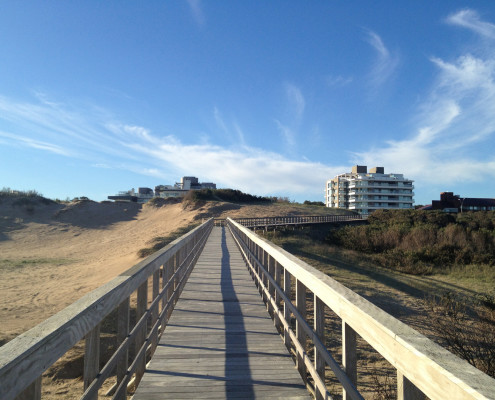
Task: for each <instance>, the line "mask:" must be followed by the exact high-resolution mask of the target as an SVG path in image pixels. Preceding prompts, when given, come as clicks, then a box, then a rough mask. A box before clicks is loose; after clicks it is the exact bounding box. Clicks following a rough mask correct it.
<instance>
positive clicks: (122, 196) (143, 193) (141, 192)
mask: <svg viewBox="0 0 495 400" xmlns="http://www.w3.org/2000/svg"><path fill="white" fill-rule="evenodd" d="M152 198H153V189H151V188H145V187H140V188H138V190H137V192H136V191H135V190H134V188H132V189H131V190H128V191H124V192H119V193H118V194H116V195H114V196H108V199H109V200H115V201H131V202H134V203H146V202H147V201H148V200H150V199H152Z"/></svg>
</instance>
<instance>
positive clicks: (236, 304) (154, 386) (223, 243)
mask: <svg viewBox="0 0 495 400" xmlns="http://www.w3.org/2000/svg"><path fill="white" fill-rule="evenodd" d="M277 398H278V399H309V398H310V396H309V394H308V392H307V390H306V388H305V385H304V384H303V381H302V378H301V377H300V375H299V374H298V372H297V370H296V369H295V367H294V364H293V362H292V359H291V357H290V356H289V354H288V352H287V349H286V348H285V346H284V344H283V342H282V340H281V338H280V336H279V334H278V333H277V331H276V330H275V327H274V326H273V322H272V320H271V318H270V317H269V315H268V313H267V311H266V307H265V305H264V304H263V301H262V300H261V297H260V294H259V292H258V290H257V288H256V286H255V285H254V282H253V280H252V278H251V276H250V275H249V272H248V270H247V267H246V265H245V262H244V260H243V259H242V256H241V254H240V252H239V250H238V248H237V246H236V244H235V242H234V240H233V238H232V236H231V234H230V232H229V231H228V229H227V228H225V227H215V228H213V231H212V233H211V235H210V237H209V238H208V241H207V243H206V245H205V248H204V250H203V252H202V254H201V256H200V258H199V260H198V263H197V265H196V266H195V268H194V270H193V272H192V274H191V276H190V278H189V280H188V282H187V284H186V286H185V287H184V291H183V292H182V295H181V296H180V299H179V301H178V303H177V305H176V307H175V310H174V312H173V314H172V317H171V319H170V321H169V324H168V326H167V328H166V329H165V333H164V335H163V336H162V338H161V340H160V343H159V345H158V347H157V350H156V352H155V354H154V356H153V358H152V360H151V361H150V363H149V365H148V368H147V370H146V373H145V374H144V377H143V379H142V381H141V383H140V384H139V386H138V389H137V391H136V393H135V395H134V397H133V399H134V400H145V399H146V400H155V399H277Z"/></svg>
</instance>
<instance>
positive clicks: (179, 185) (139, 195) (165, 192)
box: [108, 176, 217, 203]
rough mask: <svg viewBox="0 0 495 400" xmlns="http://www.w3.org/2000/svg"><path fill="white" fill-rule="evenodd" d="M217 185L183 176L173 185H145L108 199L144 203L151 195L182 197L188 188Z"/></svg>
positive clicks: (195, 188) (212, 187)
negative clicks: (153, 187)
mask: <svg viewBox="0 0 495 400" xmlns="http://www.w3.org/2000/svg"><path fill="white" fill-rule="evenodd" d="M216 188H217V185H216V184H215V183H212V182H204V183H200V182H199V181H198V178H196V177H195V176H183V177H182V178H181V181H180V182H176V183H175V184H174V185H158V186H155V190H154V191H153V189H151V188H147V187H140V188H138V190H137V192H136V191H135V190H134V188H133V189H131V190H128V191H124V192H119V193H118V194H117V195H114V196H108V198H109V199H110V200H116V201H131V202H137V203H146V202H147V201H149V200H150V199H152V198H153V197H163V198H170V197H183V196H185V195H186V193H187V192H189V191H190V190H200V189H216Z"/></svg>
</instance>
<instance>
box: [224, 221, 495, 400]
mask: <svg viewBox="0 0 495 400" xmlns="http://www.w3.org/2000/svg"><path fill="white" fill-rule="evenodd" d="M337 220H342V218H341V217H338V218H337ZM227 222H228V226H229V227H230V229H231V230H232V231H233V233H234V237H236V238H239V239H240V237H242V238H243V240H244V241H245V243H247V244H248V247H249V248H255V249H257V248H258V247H261V248H263V250H264V251H265V252H267V253H268V254H269V255H270V256H272V257H273V258H274V259H275V261H276V262H278V263H279V264H280V265H281V268H283V269H284V278H285V275H286V273H287V274H290V276H293V277H294V278H295V279H296V281H300V282H302V283H303V284H304V286H305V287H306V288H309V289H310V290H311V291H312V292H313V294H314V295H315V296H317V297H318V298H319V299H320V300H321V301H322V302H323V303H324V304H325V305H326V306H328V307H329V308H330V309H331V310H332V311H333V312H334V313H335V314H336V315H337V316H338V317H340V318H341V320H342V321H343V322H344V323H343V325H344V327H343V329H344V332H343V336H344V335H345V332H346V331H347V332H348V333H349V332H352V331H349V330H347V328H346V325H348V327H349V328H351V329H352V330H353V331H354V332H355V334H358V335H359V336H360V337H361V338H362V339H364V340H365V341H366V342H367V343H368V344H370V345H371V346H372V347H373V348H374V349H375V350H376V351H378V353H380V354H381V355H382V356H383V357H384V358H385V359H386V360H388V361H389V362H390V363H391V364H392V365H393V366H394V367H395V368H396V369H397V372H398V373H401V374H403V375H404V376H405V377H407V380H408V381H410V383H411V384H412V385H415V386H416V387H417V388H418V390H421V391H422V392H423V393H424V395H426V396H428V397H429V398H430V399H432V400H436V399H442V400H443V399H445V398H462V399H464V398H466V399H492V398H493V387H495V380H494V379H492V378H490V377H489V376H488V375H486V374H483V373H482V372H481V371H479V370H477V369H476V368H474V367H472V366H471V365H469V364H468V363H467V362H465V361H463V360H461V359H459V358H458V357H456V356H454V355H453V354H452V353H449V352H448V351H447V350H445V349H444V348H442V347H440V346H439V345H437V344H435V343H433V342H432V341H431V340H429V339H428V338H426V337H425V336H424V335H421V334H420V333H418V332H416V331H415V330H414V329H412V328H410V327H409V326H407V325H405V324H403V323H402V322H400V321H398V320H397V319H395V318H393V317H392V316H390V315H389V314H387V313H385V312H384V311H383V310H381V309H379V308H378V307H376V306H374V305H373V304H371V303H370V302H369V301H367V300H365V299H364V298H362V297H361V296H359V295H358V294H356V293H354V292H352V291H351V290H349V289H348V288H346V287H344V286H343V285H341V284H340V283H338V282H336V281H335V280H333V279H332V278H330V277H329V276H327V275H326V274H324V273H322V272H320V271H318V270H316V269H314V268H312V267H311V266H309V265H308V264H306V263H304V262H303V261H301V260H299V259H297V258H296V257H294V256H293V255H291V254H290V253H288V252H286V251H285V250H283V249H281V248H279V247H277V246H275V245H273V244H272V243H270V242H268V241H267V240H266V239H263V238H261V237H259V236H258V235H256V234H255V233H253V232H251V231H249V230H248V229H246V228H244V227H242V226H241V225H239V224H237V223H236V222H235V221H232V220H231V219H228V220H227ZM284 222H285V219H284ZM236 240H237V239H236ZM239 246H240V247H242V246H244V245H243V244H239ZM245 250H246V255H245V257H246V258H247V259H249V260H250V261H249V262H250V263H251V264H252V266H251V267H250V268H252V271H253V274H255V275H256V274H257V271H259V274H258V275H261V274H263V273H266V268H264V267H262V266H261V264H260V263H259V260H260V258H258V260H255V259H254V254H258V251H256V252H255V253H254V254H253V253H250V252H249V251H247V247H246V248H245ZM260 279H262V278H261V277H260ZM268 279H269V281H270V282H272V283H274V284H275V280H274V279H273V277H270V276H268ZM284 280H285V282H287V279H284ZM259 282H261V281H259ZM261 286H263V285H262V284H261ZM284 289H286V285H285V284H284ZM260 290H261V291H262V292H264V293H265V294H266V295H269V291H268V289H267V288H264V287H262V288H261V289H260ZM280 293H281V297H282V299H283V301H284V305H286V306H285V307H284V314H283V315H282V313H280V315H281V319H282V317H284V319H282V322H283V323H284V325H285V328H284V329H285V330H287V329H288V330H289V331H288V332H286V335H285V338H284V340H285V341H286V343H290V342H289V341H287V339H286V336H287V333H288V334H289V336H290V337H291V338H294V339H293V340H294V342H293V343H290V344H289V345H290V346H292V344H294V346H295V347H296V349H298V348H299V349H300V350H299V352H300V353H301V354H303V358H304V360H305V362H308V358H307V355H306V354H305V352H304V351H303V350H302V346H301V345H300V344H298V340H297V338H295V336H296V335H294V334H293V332H292V330H290V329H289V328H288V325H287V323H286V319H285V318H287V312H288V309H290V312H292V313H294V315H295V316H296V321H298V322H300V325H301V328H302V329H304V330H305V331H306V333H307V334H308V335H309V337H310V340H313V343H315V345H316V346H318V350H319V351H322V352H323V353H322V354H323V356H324V357H325V362H326V363H327V365H329V366H331V368H332V370H333V371H334V372H335V374H336V376H337V375H338V376H340V377H339V378H338V379H339V381H340V382H341V383H342V385H343V386H345V388H346V391H347V393H346V395H349V396H350V397H351V398H353V399H360V398H362V397H361V396H360V395H359V393H357V392H356V390H355V388H354V385H353V384H352V382H350V381H348V378H347V376H346V375H345V374H344V372H342V371H341V370H340V368H339V367H338V365H337V364H336V363H335V360H333V358H332V357H331V355H329V354H328V352H327V350H326V348H325V347H324V346H323V344H321V343H320V344H318V342H319V339H318V337H317V335H316V333H314V331H313V330H312V328H311V327H309V326H308V325H307V322H305V321H304V319H302V317H301V316H300V315H298V314H299V312H298V310H297V309H295V308H294V307H293V306H292V305H291V304H290V302H289V301H290V300H289V297H287V296H286V295H285V293H284V292H283V291H282V290H280ZM269 301H272V302H273V303H275V300H274V299H270V300H269ZM291 307H292V308H291ZM351 334H352V333H351ZM344 340H346V339H345V338H344ZM346 342H347V345H345V348H346V349H348V350H347V351H348V354H347V356H346V355H344V357H347V367H348V368H350V365H351V364H352V363H351V362H350V360H351V358H352V354H349V351H351V349H353V348H354V351H355V345H353V346H351V345H350V344H351V343H352V340H351V338H350V337H349V335H348V337H347V340H346ZM344 352H345V350H344ZM309 365H311V368H309V367H308V371H309V372H310V373H311V369H314V367H313V364H312V363H311V364H309ZM349 372H351V371H349ZM351 374H352V373H351ZM314 379H315V385H316V386H318V383H317V382H320V381H321V380H320V378H319V377H318V376H316V377H314ZM403 382H405V384H403V386H405V387H406V389H407V387H409V386H408V385H409V384H408V383H407V381H403ZM344 383H345V385H344ZM401 390H403V391H404V392H405V393H408V391H409V389H407V390H404V389H401ZM407 396H409V394H407ZM411 398H414V397H411Z"/></svg>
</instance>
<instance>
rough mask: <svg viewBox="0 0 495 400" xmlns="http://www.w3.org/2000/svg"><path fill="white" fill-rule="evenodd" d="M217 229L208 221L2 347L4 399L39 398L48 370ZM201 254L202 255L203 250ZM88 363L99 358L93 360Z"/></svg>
mask: <svg viewBox="0 0 495 400" xmlns="http://www.w3.org/2000/svg"><path fill="white" fill-rule="evenodd" d="M212 226H213V220H209V221H208V222H206V223H205V224H203V225H201V226H199V227H197V228H195V229H193V230H192V231H190V232H188V233H187V234H185V235H184V236H182V237H180V238H179V239H177V240H175V241H173V242H172V243H170V244H169V245H168V246H166V247H165V248H163V249H162V250H159V251H157V252H156V253H154V254H152V255H151V256H149V257H147V258H146V259H144V260H143V261H141V262H139V263H138V264H136V265H135V266H133V267H132V268H130V269H128V270H127V271H125V272H124V273H122V274H121V275H119V276H118V277H116V278H114V279H113V280H112V281H110V282H108V283H107V284H105V285H103V286H101V287H99V288H98V289H95V290H94V291H92V292H91V293H88V294H87V295H85V296H84V297H82V298H81V299H79V300H78V301H76V302H75V303H73V304H71V305H70V306H69V307H67V308H65V309H64V310H62V311H60V312H59V313H57V314H55V315H54V316H52V317H50V318H48V319H47V320H46V321H44V322H42V323H41V324H39V325H37V326H36V327H34V328H32V329H31V330H29V331H27V332H25V333H23V334H22V335H20V336H18V337H17V338H15V339H13V340H11V341H10V342H9V343H7V344H5V345H4V346H2V347H1V348H0V399H2V400H11V399H14V398H16V397H17V396H19V395H21V396H24V395H25V393H28V392H29V393H31V392H33V393H39V387H40V384H39V382H40V380H39V379H38V380H37V378H38V377H40V376H41V374H42V373H43V372H44V371H45V370H46V369H47V368H49V367H50V366H51V365H52V364H53V363H54V362H55V361H57V360H58V359H59V358H60V357H61V356H62V355H64V354H65V353H66V352H67V351H68V350H69V349H71V348H72V347H73V346H74V345H75V344H76V343H77V342H78V341H79V340H81V339H82V338H83V337H85V336H86V335H87V334H88V333H89V332H91V331H92V330H94V328H95V327H96V326H97V325H98V324H100V323H101V321H102V320H103V318H105V317H106V316H107V315H108V314H109V313H110V312H111V311H112V310H114V309H115V308H117V307H118V306H119V305H120V304H121V303H122V302H123V301H125V300H126V299H128V298H129V296H130V295H131V294H132V293H133V292H134V291H136V290H137V288H138V287H139V286H140V285H142V283H143V282H144V281H146V280H147V279H148V278H149V277H150V276H153V274H154V273H155V272H156V271H158V270H159V269H160V268H161V267H162V265H164V264H167V263H168V262H169V260H170V259H172V258H176V255H177V253H178V252H181V251H182V252H183V251H184V249H185V248H186V246H189V248H190V247H191V245H192V244H193V243H198V240H199V239H200V238H201V237H203V238H204V237H205V236H207V235H208V233H209V230H210V229H211V227H212ZM199 250H201V249H200V248H198V251H199ZM93 339H96V336H95V337H94V338H90V340H89V346H92V343H93V342H92V340H93ZM90 353H91V354H93V353H95V352H94V350H92V351H91V352H90ZM89 358H94V356H92V355H90V356H89ZM90 361H91V360H90ZM87 365H88V370H87V373H88V376H89V375H90V374H94V371H93V369H94V368H93V367H92V366H91V367H90V365H91V363H88V364H87ZM34 380H36V382H35V385H32V382H33V381H34ZM30 385H31V386H30ZM28 386H30V387H29V388H28ZM33 388H35V389H33ZM36 396H38V395H36ZM34 398H35V397H34Z"/></svg>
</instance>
